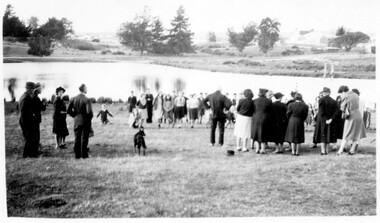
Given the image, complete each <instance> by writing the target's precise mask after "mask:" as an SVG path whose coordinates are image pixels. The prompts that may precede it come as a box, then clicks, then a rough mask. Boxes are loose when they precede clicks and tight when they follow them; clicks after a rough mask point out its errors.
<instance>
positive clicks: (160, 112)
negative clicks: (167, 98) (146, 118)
mask: <svg viewBox="0 0 380 223" xmlns="http://www.w3.org/2000/svg"><path fill="white" fill-rule="evenodd" d="M163 103H164V96H163V94H162V92H161V91H160V92H158V95H157V97H156V98H155V99H154V101H153V109H154V115H153V116H154V117H155V119H157V126H158V128H161V123H162V118H163V116H164V109H163Z"/></svg>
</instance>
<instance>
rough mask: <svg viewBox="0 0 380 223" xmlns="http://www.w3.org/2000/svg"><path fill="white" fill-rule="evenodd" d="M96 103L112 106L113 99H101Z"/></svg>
mask: <svg viewBox="0 0 380 223" xmlns="http://www.w3.org/2000/svg"><path fill="white" fill-rule="evenodd" d="M96 103H100V104H104V103H108V104H112V98H109V97H99V98H98V100H96Z"/></svg>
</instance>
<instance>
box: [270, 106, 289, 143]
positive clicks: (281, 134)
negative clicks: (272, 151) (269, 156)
mask: <svg viewBox="0 0 380 223" xmlns="http://www.w3.org/2000/svg"><path fill="white" fill-rule="evenodd" d="M272 117H273V123H274V128H273V130H272V137H273V138H272V140H273V142H274V143H276V144H277V143H283V142H284V139H285V133H286V127H287V125H288V118H287V117H286V104H284V103H282V102H280V101H276V102H274V103H273V116H272Z"/></svg>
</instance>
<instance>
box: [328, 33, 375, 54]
mask: <svg viewBox="0 0 380 223" xmlns="http://www.w3.org/2000/svg"><path fill="white" fill-rule="evenodd" d="M369 40H370V38H369V36H368V35H367V34H365V33H362V32H347V33H345V34H344V35H342V36H338V37H336V38H335V39H334V40H333V45H334V46H336V47H339V48H345V49H346V51H347V52H349V51H350V50H351V49H352V48H353V47H355V46H356V45H357V44H359V43H367V42H368V41H369Z"/></svg>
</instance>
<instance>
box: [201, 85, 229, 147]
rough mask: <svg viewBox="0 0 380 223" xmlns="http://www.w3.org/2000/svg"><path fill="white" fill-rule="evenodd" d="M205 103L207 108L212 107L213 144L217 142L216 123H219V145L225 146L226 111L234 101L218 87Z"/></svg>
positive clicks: (211, 139) (211, 137) (211, 140)
mask: <svg viewBox="0 0 380 223" xmlns="http://www.w3.org/2000/svg"><path fill="white" fill-rule="evenodd" d="M203 105H204V106H205V108H206V109H210V108H211V112H212V120H211V121H212V122H211V136H210V143H211V146H214V144H215V130H216V125H217V124H218V125H219V145H220V146H223V143H224V124H225V122H226V118H227V115H226V112H227V111H228V110H229V109H230V107H231V106H232V102H231V100H230V99H228V98H227V97H226V96H225V95H223V94H222V93H221V92H220V89H218V90H217V91H216V92H214V93H212V94H209V95H208V96H207V97H206V98H205V99H204V100H203Z"/></svg>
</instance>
